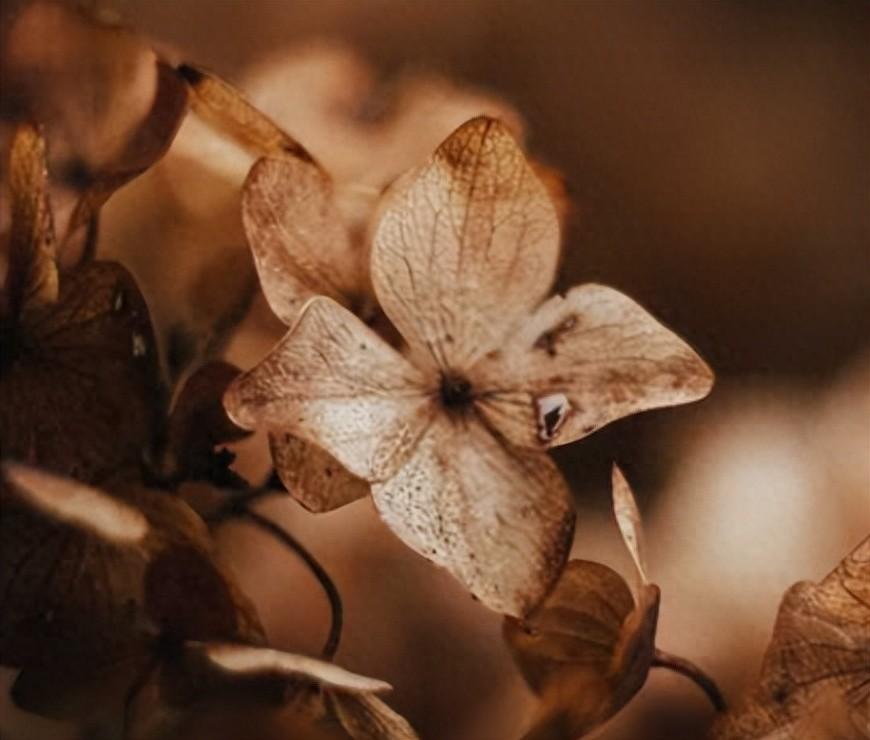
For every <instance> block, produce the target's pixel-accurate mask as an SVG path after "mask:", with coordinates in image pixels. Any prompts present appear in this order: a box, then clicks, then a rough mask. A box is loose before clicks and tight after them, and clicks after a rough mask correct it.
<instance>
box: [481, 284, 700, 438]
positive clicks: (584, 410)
mask: <svg viewBox="0 0 870 740" xmlns="http://www.w3.org/2000/svg"><path fill="white" fill-rule="evenodd" d="M473 382H474V384H475V385H476V386H477V387H479V388H480V389H481V391H482V397H481V399H480V400H479V402H478V408H479V409H480V410H481V412H482V413H483V414H484V415H485V416H486V418H488V419H489V420H490V421H491V423H492V424H493V425H494V426H496V428H498V429H499V430H500V431H501V432H502V433H503V434H505V435H506V436H507V437H508V438H509V439H510V440H512V441H513V442H514V443H515V444H518V445H521V446H523V447H532V448H546V447H553V446H556V445H562V444H567V443H569V442H573V441H575V440H577V439H580V438H582V437H584V436H586V435H587V434H590V433H591V432H593V431H594V430H596V429H598V428H600V427H602V426H604V425H605V424H608V423H610V422H612V421H615V420H616V419H619V418H621V417H623V416H628V415H629V414H634V413H637V412H639V411H644V410H647V409H653V408H660V407H663V406H673V405H677V404H682V403H687V402H689V401H694V400H697V399H700V398H703V397H704V396H705V395H707V393H709V391H710V388H711V386H712V383H713V374H712V372H711V371H710V369H709V368H708V367H707V365H706V364H705V363H704V362H703V360H701V358H700V357H698V355H697V354H696V353H695V352H694V350H692V348H691V347H689V345H687V344H686V343H685V342H684V341H683V340H681V339H680V338H679V337H678V336H677V335H676V334H674V333H673V332H671V331H670V330H669V329H666V328H665V327H664V326H662V325H661V324H659V323H658V322H657V321H656V320H655V319H654V318H653V317H652V316H650V315H649V314H648V313H647V312H646V311H645V310H644V309H642V308H641V307H640V306H639V305H637V304H636V303H635V302H634V301H632V300H631V299H630V298H628V297H627V296H625V295H623V294H622V293H620V292H618V291H616V290H613V289H612V288H607V287H605V286H602V285H583V286H579V287H576V288H572V289H571V290H570V291H569V292H568V294H567V295H566V296H564V297H562V296H555V297H553V298H551V299H550V300H548V301H546V302H545V303H544V304H543V305H541V306H540V308H538V310H537V311H535V313H534V314H532V316H531V317H530V318H529V319H528V320H527V321H526V322H525V323H524V324H523V325H522V327H521V328H520V329H519V331H518V332H517V333H516V335H515V336H514V337H513V338H512V339H511V340H510V341H509V342H508V343H507V345H506V346H505V347H504V349H503V350H500V351H498V352H495V353H493V354H492V355H491V356H490V357H488V358H486V359H485V360H484V361H483V362H482V363H480V365H479V366H478V367H476V368H475V371H474V374H473Z"/></svg>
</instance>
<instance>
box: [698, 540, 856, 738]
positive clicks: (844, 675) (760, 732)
mask: <svg viewBox="0 0 870 740" xmlns="http://www.w3.org/2000/svg"><path fill="white" fill-rule="evenodd" d="M868 624H870V537H868V538H867V539H865V540H864V541H863V542H862V543H861V544H860V545H858V547H856V548H855V550H853V551H852V552H851V553H850V554H849V555H848V556H846V557H845V558H844V559H843V561H842V562H841V563H840V564H839V565H838V566H837V567H836V568H835V569H834V571H833V572H831V573H830V574H829V575H828V576H826V577H825V578H824V579H823V580H822V581H820V582H819V583H817V584H816V583H809V582H806V581H803V582H800V583H796V584H795V585H794V586H792V587H791V588H790V589H789V590H788V591H786V593H785V596H784V597H783V599H782V603H781V604H780V607H779V613H778V614H777V618H776V624H775V625H774V628H773V637H772V638H771V643H770V646H769V647H768V649H767V653H766V654H765V656H764V663H763V665H762V668H761V678H760V682H759V685H758V688H757V689H755V690H754V691H753V692H752V693H751V694H750V695H749V696H748V697H747V698H746V699H745V700H744V703H743V704H742V705H741V706H740V707H737V708H736V709H735V710H733V711H732V712H730V713H729V714H727V715H726V716H724V717H723V718H722V719H721V720H720V721H719V722H717V723H716V725H715V726H714V730H713V737H714V738H716V740H755V739H756V738H759V739H760V738H764V740H773V739H776V740H798V739H799V738H805V737H809V735H807V734H806V731H807V727H808V726H815V727H816V728H819V727H823V726H824V725H825V721H824V720H826V719H830V718H826V717H825V716H824V715H820V714H819V713H820V712H822V711H824V705H827V706H828V707H830V706H831V703H832V702H833V703H836V704H842V702H845V705H846V707H847V708H844V709H843V710H842V714H843V715H845V718H846V720H847V723H848V722H853V723H854V734H851V733H850V732H849V731H848V730H847V731H846V732H847V735H846V736H847V737H849V738H850V739H851V738H858V739H860V738H866V737H867V736H868V734H870V733H868V725H867V717H868V716H870V629H868ZM822 702H824V705H823V704H822ZM850 715H851V718H852V719H851V720H849V716H850ZM824 732H825V733H827V730H825V731H824ZM813 737H819V738H825V740H831V738H834V737H837V735H836V734H834V731H833V730H832V731H831V734H824V735H821V734H818V735H813Z"/></svg>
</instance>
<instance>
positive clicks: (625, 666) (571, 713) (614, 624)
mask: <svg viewBox="0 0 870 740" xmlns="http://www.w3.org/2000/svg"><path fill="white" fill-rule="evenodd" d="M613 506H614V514H615V516H616V520H617V522H618V524H619V528H620V531H621V532H622V536H623V539H624V542H625V545H626V547H627V549H628V550H629V552H630V553H631V556H632V559H633V560H634V562H635V565H636V568H637V574H638V582H639V583H638V587H637V592H636V594H635V595H634V596H633V595H632V592H631V589H630V588H629V587H628V585H627V584H626V582H625V581H624V580H623V579H622V577H621V576H620V575H619V574H617V573H616V572H615V571H613V570H612V569H610V568H608V567H607V566H606V565H602V564H600V563H595V562H591V561H588V560H571V561H570V562H569V563H568V564H567V566H566V567H565V570H564V572H563V573H562V575H561V577H560V578H559V581H558V582H557V583H556V586H555V587H554V589H553V590H552V591H551V592H550V594H548V595H547V597H546V598H545V599H544V600H543V601H542V602H541V603H540V604H539V605H538V606H537V607H536V608H535V609H534V610H533V611H532V612H531V613H529V615H528V616H527V617H526V618H525V619H515V618H512V617H506V618H505V622H504V628H503V631H504V638H505V641H506V642H507V644H508V647H509V648H510V649H511V653H512V654H513V656H514V660H515V661H516V663H517V666H518V667H519V669H520V671H521V672H522V674H523V678H524V679H525V680H526V682H527V683H528V685H529V687H530V688H531V689H532V691H534V692H535V694H536V695H537V696H538V697H539V698H540V706H539V709H538V712H537V715H536V717H535V719H534V721H533V727H532V728H531V729H530V730H529V732H528V733H526V734H525V735H524V736H523V737H524V738H525V739H526V740H574V739H575V738H580V737H584V736H585V735H587V734H588V733H590V732H591V731H592V730H594V729H595V728H596V727H598V726H600V725H601V724H603V723H604V722H606V721H607V720H608V719H610V718H611V717H612V716H613V715H614V714H616V712H618V711H619V710H620V709H622V707H623V706H625V704H627V703H628V702H629V701H630V700H631V698H632V697H633V696H634V695H635V694H636V693H637V692H638V691H640V689H641V688H642V687H643V685H644V683H645V682H646V678H647V674H648V673H649V670H650V668H651V666H652V665H653V659H654V656H655V634H656V622H657V620H658V611H659V589H658V586H655V585H653V584H650V583H649V581H648V580H647V576H646V564H645V561H644V557H643V544H642V538H643V533H642V529H641V522H640V517H639V515H638V513H637V508H636V505H635V503H634V497H633V495H632V493H631V490H630V489H629V487H628V484H627V483H626V481H625V479H624V477H623V476H622V473H621V472H620V471H619V469H618V468H616V467H614V469H613Z"/></svg>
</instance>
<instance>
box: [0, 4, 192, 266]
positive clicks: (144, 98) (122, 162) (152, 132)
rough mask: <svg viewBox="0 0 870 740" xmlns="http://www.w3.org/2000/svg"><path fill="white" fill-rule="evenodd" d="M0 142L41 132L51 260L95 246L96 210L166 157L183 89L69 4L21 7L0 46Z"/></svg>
mask: <svg viewBox="0 0 870 740" xmlns="http://www.w3.org/2000/svg"><path fill="white" fill-rule="evenodd" d="M0 88H2V89H3V95H2V96H0V142H3V144H4V145H5V142H6V140H7V137H6V136H5V134H6V133H7V132H8V133H10V134H11V131H12V129H13V128H14V126H15V125H16V124H17V123H19V122H31V123H38V124H40V125H42V126H43V127H44V128H45V133H46V138H47V140H48V144H49V155H50V159H49V164H50V170H51V172H52V181H51V185H52V199H53V205H54V211H55V222H56V228H57V233H58V243H59V250H58V251H59V257H60V260H61V264H62V265H63V266H65V267H68V266H71V265H74V264H76V263H77V262H78V261H79V260H80V259H81V257H82V254H83V251H89V250H91V249H92V248H93V244H92V243H91V242H92V238H93V236H94V229H95V220H96V217H97V214H98V211H99V208H100V206H101V205H102V204H103V203H104V202H105V201H106V199H107V198H108V197H109V196H110V195H111V194H112V193H113V192H114V191H115V190H117V189H118V188H119V187H120V186H121V185H123V184H124V183H126V182H128V181H129V180H130V179H132V178H133V177H135V176H136V175H138V174H140V173H141V172H143V171H145V170H146V169H147V168H148V167H150V166H151V165H152V164H154V162H156V161H157V160H158V159H159V158H160V157H161V156H162V155H163V153H164V152H165V151H166V149H167V147H168V146H169V144H170V142H171V141H172V138H173V136H174V135H175V132H176V130H177V128H178V126H179V124H180V123H181V120H182V117H183V115H184V112H185V110H186V100H187V96H186V89H185V86H184V83H183V82H182V81H181V80H180V79H179V78H178V77H177V76H176V75H175V73H174V71H173V70H172V68H171V67H169V66H168V65H166V64H164V63H163V62H162V61H161V60H159V59H158V58H157V56H156V55H155V54H154V52H153V51H151V49H150V48H149V47H148V46H147V45H146V44H144V43H143V42H142V41H141V40H140V39H139V38H138V37H137V36H136V35H135V34H133V33H131V32H128V31H126V30H124V29H121V28H117V27H113V26H109V25H106V24H102V23H98V22H96V21H95V20H94V19H92V18H91V17H89V16H88V15H87V14H86V13H84V12H83V11H78V10H76V9H75V8H73V7H72V5H71V4H68V3H67V4H63V3H53V2H42V1H39V2H32V3H27V4H26V5H25V6H24V7H23V8H22V9H21V10H20V11H19V12H18V13H17V14H16V15H15V16H14V18H13V19H12V22H11V23H10V24H9V25H8V26H7V27H6V29H5V31H4V33H3V35H2V40H0Z"/></svg>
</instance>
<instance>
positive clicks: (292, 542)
mask: <svg viewBox="0 0 870 740" xmlns="http://www.w3.org/2000/svg"><path fill="white" fill-rule="evenodd" d="M267 493H269V491H268V490H263V489H253V490H252V491H249V492H247V493H246V494H243V495H242V496H238V497H236V498H234V499H233V500H232V501H230V502H229V504H228V505H227V506H225V507H224V508H223V509H221V510H220V511H218V512H217V513H216V514H215V515H214V516H211V517H209V519H208V521H209V523H210V524H214V525H217V524H222V523H224V522H227V521H232V520H234V519H236V520H241V521H247V522H249V523H250V524H253V525H254V526H255V527H258V528H259V529H261V530H263V531H264V532H267V533H268V534H270V535H272V537H274V538H275V539H276V540H278V541H279V542H280V543H281V544H283V545H284V546H285V547H287V548H289V549H290V550H292V551H293V552H294V553H296V555H297V556H298V557H299V558H300V559H301V560H302V562H303V563H305V565H306V567H307V568H308V570H310V571H311V574H312V575H313V576H314V577H315V578H316V579H317V582H318V583H319V584H320V587H321V588H322V589H323V593H324V594H325V595H326V598H327V600H328V601H329V608H330V612H331V614H332V617H331V622H330V625H329V634H328V635H327V638H326V642H325V643H324V644H323V650H322V651H321V655H322V656H323V658H324V659H325V660H332V659H333V657H335V653H336V651H337V650H338V644H339V642H340V641H341V630H342V627H343V625H344V609H343V607H342V603H341V595H340V594H339V592H338V588H337V587H336V585H335V582H334V581H333V580H332V578H331V577H330V575H329V573H327V572H326V569H325V568H324V567H323V566H322V565H321V564H320V563H319V562H318V560H317V558H315V557H314V555H312V554H311V553H310V552H309V551H308V550H307V549H306V548H305V546H304V545H303V544H302V543H301V542H299V540H297V539H296V538H295V537H294V536H293V535H292V534H290V532H288V531H287V530H286V529H284V527H282V526H281V525H280V524H278V523H277V522H274V521H272V520H271V519H269V518H268V517H265V516H263V515H262V514H259V513H258V512H256V511H254V510H252V509H249V508H247V506H248V504H250V503H251V502H253V501H254V500H255V499H257V498H259V497H260V496H263V495H264V494H267Z"/></svg>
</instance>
